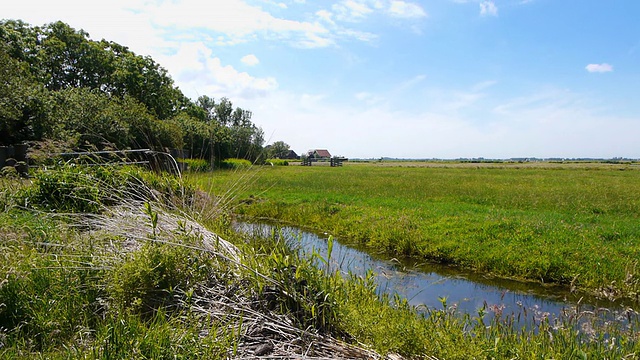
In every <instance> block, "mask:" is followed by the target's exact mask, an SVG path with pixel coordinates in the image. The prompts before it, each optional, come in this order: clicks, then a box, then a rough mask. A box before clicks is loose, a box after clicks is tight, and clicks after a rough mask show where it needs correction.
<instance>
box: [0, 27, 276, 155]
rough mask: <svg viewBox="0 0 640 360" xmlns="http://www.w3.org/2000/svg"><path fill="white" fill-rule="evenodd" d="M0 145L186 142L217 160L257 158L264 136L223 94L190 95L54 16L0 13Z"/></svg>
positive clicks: (156, 69) (140, 60)
mask: <svg viewBox="0 0 640 360" xmlns="http://www.w3.org/2000/svg"><path fill="white" fill-rule="evenodd" d="M0 98H1V99H3V101H2V102H1V103H0V144H3V145H5V144H7V145H8V144H13V143H19V142H24V141H56V142H59V143H64V144H66V145H67V146H68V148H66V149H64V150H77V149H105V148H109V149H110V148H115V149H127V148H152V149H160V150H164V149H167V148H186V149H188V150H189V151H190V152H191V154H192V156H196V157H199V158H203V159H210V160H211V159H215V161H216V162H217V163H220V161H221V160H223V159H226V158H230V157H236V158H244V159H249V160H250V161H255V160H257V159H258V158H259V157H260V154H261V152H262V144H263V143H264V134H263V132H262V129H260V128H259V127H257V126H256V125H255V124H253V123H252V122H251V116H252V113H251V111H248V110H244V109H241V108H238V107H236V108H234V107H233V104H232V103H231V101H229V100H228V99H226V98H221V99H220V100H219V101H218V102H216V101H215V100H214V99H213V98H209V97H206V96H204V97H201V98H200V99H198V101H197V102H192V101H190V100H189V99H188V98H186V97H185V96H184V94H182V92H181V91H180V90H179V89H178V88H177V87H176V86H175V85H174V82H173V80H172V79H171V77H170V76H169V74H168V72H167V71H166V69H164V68H163V67H161V66H160V65H159V64H158V63H156V62H155V61H154V60H153V59H152V58H151V57H148V56H146V57H145V56H139V55H136V54H134V53H133V52H131V51H130V50H129V49H127V48H126V47H124V46H122V45H119V44H117V43H114V42H109V41H106V40H102V41H99V42H97V41H93V40H90V39H89V34H88V33H86V32H84V31H83V30H75V29H73V28H72V27H70V26H69V25H67V24H65V23H63V22H60V21H58V22H54V23H51V24H47V25H44V26H42V27H32V26H29V25H28V24H25V23H23V22H21V21H14V20H2V21H0Z"/></svg>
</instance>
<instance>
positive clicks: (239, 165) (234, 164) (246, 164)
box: [220, 158, 252, 169]
mask: <svg viewBox="0 0 640 360" xmlns="http://www.w3.org/2000/svg"><path fill="white" fill-rule="evenodd" d="M251 165H252V164H251V161H249V160H245V159H235V158H231V159H225V160H223V161H222V163H221V164H220V167H222V168H223V169H247V168H250V167H251Z"/></svg>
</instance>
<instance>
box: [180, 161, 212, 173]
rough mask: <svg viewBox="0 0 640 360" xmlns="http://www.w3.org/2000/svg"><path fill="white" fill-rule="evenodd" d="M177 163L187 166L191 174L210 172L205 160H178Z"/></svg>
mask: <svg viewBox="0 0 640 360" xmlns="http://www.w3.org/2000/svg"><path fill="white" fill-rule="evenodd" d="M179 162H181V163H184V164H186V165H187V170H189V171H192V172H206V171H209V170H211V166H210V164H209V162H208V161H207V160H205V159H180V160H179Z"/></svg>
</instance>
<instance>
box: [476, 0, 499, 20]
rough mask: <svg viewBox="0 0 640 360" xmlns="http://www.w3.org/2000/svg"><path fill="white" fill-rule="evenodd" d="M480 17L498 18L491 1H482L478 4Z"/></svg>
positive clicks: (495, 8) (496, 10) (496, 8)
mask: <svg viewBox="0 0 640 360" xmlns="http://www.w3.org/2000/svg"><path fill="white" fill-rule="evenodd" d="M480 15H481V16H498V7H497V6H496V4H495V3H494V2H493V1H483V2H481V3H480Z"/></svg>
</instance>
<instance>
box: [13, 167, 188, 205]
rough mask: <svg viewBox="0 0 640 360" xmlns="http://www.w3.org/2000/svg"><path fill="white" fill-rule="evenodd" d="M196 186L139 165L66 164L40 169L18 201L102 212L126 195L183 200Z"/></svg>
mask: <svg viewBox="0 0 640 360" xmlns="http://www.w3.org/2000/svg"><path fill="white" fill-rule="evenodd" d="M194 194H195V190H194V189H193V188H191V187H184V186H183V184H182V182H181V181H180V179H178V178H176V177H174V176H172V175H169V174H164V173H162V174H156V173H153V172H150V171H146V170H143V169H141V168H138V167H104V166H78V165H63V166H59V167H54V168H51V169H46V170H42V171H38V172H36V173H35V175H34V180H33V186H31V187H29V188H27V189H24V191H21V192H19V193H18V195H17V198H18V201H17V202H18V203H20V204H25V205H26V206H29V207H32V208H35V209H38V210H46V211H57V212H71V213H98V212H100V211H101V210H102V207H103V206H110V205H115V204H117V203H120V202H122V201H123V200H126V199H133V200H139V201H146V200H148V199H152V200H156V201H160V202H163V203H165V204H171V205H174V204H179V203H183V204H184V201H189V200H190V199H192V198H193V196H194Z"/></svg>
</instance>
